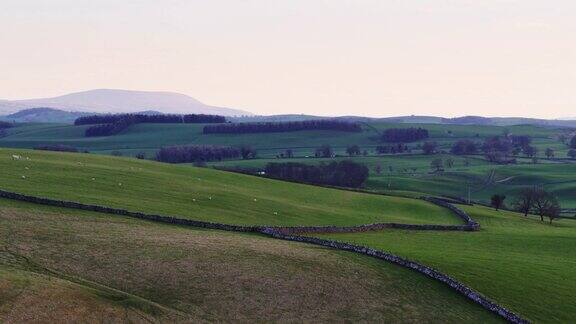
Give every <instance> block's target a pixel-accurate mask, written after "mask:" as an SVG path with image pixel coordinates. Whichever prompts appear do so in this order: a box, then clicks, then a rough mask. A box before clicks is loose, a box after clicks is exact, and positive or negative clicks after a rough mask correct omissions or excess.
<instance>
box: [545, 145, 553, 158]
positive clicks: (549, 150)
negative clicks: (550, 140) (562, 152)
mask: <svg viewBox="0 0 576 324" xmlns="http://www.w3.org/2000/svg"><path fill="white" fill-rule="evenodd" d="M546 157H547V158H548V159H551V158H553V157H554V150H553V149H552V148H550V147H549V148H547V149H546Z"/></svg>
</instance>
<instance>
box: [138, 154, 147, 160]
mask: <svg viewBox="0 0 576 324" xmlns="http://www.w3.org/2000/svg"><path fill="white" fill-rule="evenodd" d="M136 158H137V159H139V160H144V159H145V158H146V153H144V152H138V154H136Z"/></svg>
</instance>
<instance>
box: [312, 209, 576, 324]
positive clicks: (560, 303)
mask: <svg viewBox="0 0 576 324" xmlns="http://www.w3.org/2000/svg"><path fill="white" fill-rule="evenodd" d="M463 208H464V209H465V210H466V211H468V212H469V214H470V215H471V216H472V217H473V218H475V219H476V220H477V221H479V222H480V224H481V225H482V230H481V231H480V232H477V233H445V232H407V231H396V230H392V231H385V232H378V233H359V234H334V235H323V236H322V237H329V238H332V239H337V240H342V241H349V242H354V243H358V244H362V245H367V246H372V247H375V248H378V249H382V250H385V251H390V252H392V253H396V254H398V255H401V256H404V257H407V258H410V259H413V260H416V261H421V262H423V263H424V264H427V265H430V266H433V267H435V268H436V269H439V270H441V271H443V272H445V273H448V274H450V275H452V276H453V277H455V278H456V279H458V280H460V281H462V282H464V283H466V284H468V285H469V286H471V287H472V288H474V289H476V290H478V291H480V292H481V293H484V294H486V295H487V296H489V297H491V298H493V299H495V300H496V301H498V302H499V303H501V304H503V305H504V306H507V307H509V308H510V309H512V310H513V311H516V312H519V313H520V314H522V315H524V316H526V317H528V318H530V319H532V320H534V321H537V322H564V323H567V322H571V321H573V319H574V316H575V314H576V304H575V303H574V301H573V299H574V298H573V297H574V291H576V281H574V276H573V275H574V269H575V267H576V261H575V260H576V250H574V247H575V246H576V221H573V220H562V221H560V222H557V223H555V224H554V225H552V226H550V225H548V224H543V223H540V222H539V221H538V220H536V219H525V218H524V217H523V216H520V215H519V214H516V213H510V212H495V211H493V210H491V209H488V208H484V207H477V206H476V207H463Z"/></svg>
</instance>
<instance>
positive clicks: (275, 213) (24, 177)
mask: <svg viewBox="0 0 576 324" xmlns="http://www.w3.org/2000/svg"><path fill="white" fill-rule="evenodd" d="M12 160H14V161H20V160H26V161H30V160H31V159H30V157H28V156H26V157H22V156H21V155H18V154H12ZM77 163H78V165H83V164H82V162H77ZM24 169H26V170H29V169H30V168H29V167H27V166H26V167H24ZM131 169H133V168H132V167H131ZM140 170H142V169H140ZM26 178H27V177H26V176H25V175H22V179H26ZM197 179H198V180H199V181H200V180H201V179H200V178H197ZM91 180H92V181H96V178H94V177H92V178H91ZM118 186H122V182H118ZM208 200H212V196H209V197H208ZM192 202H196V198H192ZM254 202H258V199H257V198H254ZM274 215H278V212H277V211H275V212H274Z"/></svg>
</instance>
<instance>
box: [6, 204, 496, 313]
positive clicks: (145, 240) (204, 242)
mask: <svg viewBox="0 0 576 324" xmlns="http://www.w3.org/2000/svg"><path fill="white" fill-rule="evenodd" d="M39 224H42V225H41V226H38V225H39ZM415 286H417V287H418V290H414V289H413V288H412V287H415ZM0 301H1V303H0V321H1V322H7V323H10V322H31V321H33V322H53V321H62V320H63V319H65V321H67V322H76V321H78V322H86V321H91V322H107V323H110V322H142V321H151V322H157V321H160V322H195V323H198V322H230V321H246V322H252V321H259V320H262V319H263V318H266V319H268V320H270V321H305V322H308V321H323V322H332V321H341V320H349V321H368V322H381V321H393V322H405V321H409V322H412V321H416V322H421V321H428V320H433V321H439V322H458V321H460V320H466V321H482V322H486V321H488V322H496V321H497V319H496V318H495V317H494V316H493V315H491V314H490V313H488V312H486V311H484V310H483V309H481V308H480V307H478V306H476V305H473V304H471V303H469V302H467V301H465V300H463V299H462V298H461V297H460V296H458V295H456V294H455V293H453V292H452V291H449V290H448V289H447V288H445V287H443V286H441V285H439V284H437V283H435V282H433V281H430V280H428V279H426V278H424V277H422V276H419V275H417V274H415V273H412V272H410V271H408V270H405V269H402V268H399V267H396V266H393V265H390V264H385V263H381V262H377V261H375V260H371V259H368V258H365V257H360V256H356V255H352V254H349V253H344V252H337V251H334V250H327V249H318V248H315V247H311V246H308V245H305V244H298V243H290V242H283V241H277V240H272V239H268V238H263V237H258V236H254V235H247V234H236V233H229V232H220V231H207V230H196V229H190V228H181V227H177V226H170V225H159V224H155V223H151V222H145V221H139V220H133V219H126V218H121V217H113V216H110V215H102V214H97V213H89V212H80V211H71V210H66V209H59V208H51V207H43V206H38V205H29V204H24V203H15V202H12V201H6V200H0ZM445 310H448V311H445Z"/></svg>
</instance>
